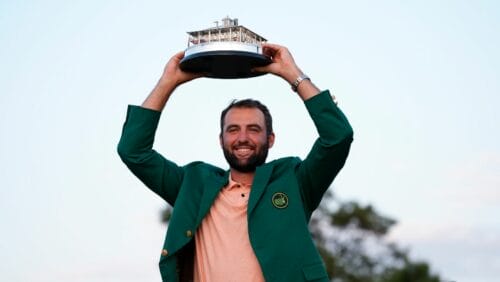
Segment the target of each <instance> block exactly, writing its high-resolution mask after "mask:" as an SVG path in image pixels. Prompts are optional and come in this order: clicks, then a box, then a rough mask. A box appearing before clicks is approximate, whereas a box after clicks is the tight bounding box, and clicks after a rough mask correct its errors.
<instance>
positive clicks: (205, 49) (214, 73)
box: [180, 42, 271, 78]
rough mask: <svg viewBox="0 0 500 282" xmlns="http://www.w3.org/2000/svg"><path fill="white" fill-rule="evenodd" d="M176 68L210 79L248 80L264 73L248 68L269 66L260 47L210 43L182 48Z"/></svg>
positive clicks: (267, 58) (230, 43) (268, 61)
mask: <svg viewBox="0 0 500 282" xmlns="http://www.w3.org/2000/svg"><path fill="white" fill-rule="evenodd" d="M184 55H185V57H184V58H183V59H182V60H181V62H180V68H181V70H183V71H186V72H201V73H204V74H205V76H207V77H212V78H248V77H254V76H259V75H263V74H265V73H259V72H253V71H252V68H254V67H261V66H265V65H268V64H270V63H271V59H270V58H269V57H267V56H264V55H263V54H262V47H261V45H257V44H248V43H241V42H210V43H204V44H199V45H194V46H191V47H189V48H188V49H186V52H185V53H184Z"/></svg>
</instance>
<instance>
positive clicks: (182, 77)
mask: <svg viewBox="0 0 500 282" xmlns="http://www.w3.org/2000/svg"><path fill="white" fill-rule="evenodd" d="M183 58H184V51H181V52H178V53H177V54H175V55H174V56H173V57H172V58H170V60H169V61H168V63H167V65H166V66H165V68H164V70H163V74H162V76H161V78H160V81H159V82H158V84H161V83H164V84H172V85H173V86H174V88H175V87H177V86H179V85H181V84H183V83H184V82H188V81H190V80H193V79H195V78H199V77H203V75H204V74H203V73H192V72H185V71H183V70H181V69H180V62H181V60H182V59H183Z"/></svg>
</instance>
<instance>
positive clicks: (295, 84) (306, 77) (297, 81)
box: [292, 74, 311, 92]
mask: <svg viewBox="0 0 500 282" xmlns="http://www.w3.org/2000/svg"><path fill="white" fill-rule="evenodd" d="M304 79H307V80H309V81H311V79H310V78H309V76H307V75H305V74H301V75H299V77H297V79H295V81H294V82H293V83H292V90H293V91H294V92H297V87H299V84H300V83H301V82H302V81H303V80H304Z"/></svg>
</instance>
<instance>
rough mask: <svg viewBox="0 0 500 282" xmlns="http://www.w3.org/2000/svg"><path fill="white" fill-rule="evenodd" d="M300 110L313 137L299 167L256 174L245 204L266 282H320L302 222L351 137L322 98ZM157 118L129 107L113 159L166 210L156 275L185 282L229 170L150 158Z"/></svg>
mask: <svg viewBox="0 0 500 282" xmlns="http://www.w3.org/2000/svg"><path fill="white" fill-rule="evenodd" d="M305 105H306V108H307V110H308V112H309V114H310V116H311V117H312V120H313V121H314V124H315V126H316V128H317V131H318V133H319V138H318V139H317V140H316V142H315V143H314V145H313V147H312V149H311V151H310V153H309V154H308V156H307V157H306V158H305V159H304V160H301V159H299V158H297V157H287V158H281V159H277V160H274V161H271V162H268V163H266V164H264V165H262V166H260V167H258V168H257V170H256V173H255V178H254V182H253V184H252V188H251V193H250V198H249V201H248V210H247V213H248V232H249V237H250V243H251V245H252V248H253V250H254V252H255V255H256V257H257V259H258V261H259V264H260V266H261V268H262V271H263V274H264V277H265V279H266V281H286V282H290V281H328V276H327V273H326V270H325V267H324V264H323V262H322V259H321V257H320V255H319V253H318V251H317V249H316V247H315V245H314V242H313V240H312V238H311V235H310V232H309V230H308V222H309V219H310V218H311V214H312V212H313V211H314V210H315V209H316V208H317V207H318V205H319V203H320V201H321V198H322V196H323V194H324V192H325V191H326V190H327V189H328V187H329V186H330V184H331V183H332V181H333V179H334V178H335V176H336V175H337V173H338V172H339V171H340V169H341V168H342V167H343V165H344V163H345V160H346V158H347V155H348V152H349V148H350V144H351V142H352V135H353V132H352V128H351V126H350V125H349V122H348V121H347V119H346V117H345V116H344V114H343V113H342V112H341V111H340V109H339V108H337V106H336V105H335V104H334V103H333V101H332V98H331V96H330V93H329V92H328V91H323V92H322V93H320V94H319V95H317V96H314V97H312V98H311V99H309V100H307V101H305ZM159 119H160V112H157V111H153V110H148V109H145V108H141V107H138V106H129V107H128V111H127V118H126V121H125V124H124V126H123V132H122V137H121V140H120V142H119V144H118V153H119V155H120V157H121V159H122V160H123V161H124V163H125V164H126V165H127V166H128V168H129V169H130V170H131V171H132V172H133V173H134V174H135V175H136V176H137V177H138V178H139V179H140V180H141V181H142V182H143V183H144V184H145V185H146V186H147V187H149V188H150V189H151V190H152V191H154V192H155V193H156V194H158V195H159V196H160V197H162V198H163V199H165V201H167V202H168V203H169V204H170V205H172V206H173V207H174V208H173V212H172V217H171V220H170V223H169V227H168V230H167V234H166V238H165V243H164V245H163V250H162V252H161V257H160V272H161V276H162V279H163V281H189V280H191V279H192V271H193V250H194V244H193V242H194V240H193V238H194V233H195V232H196V230H197V228H198V226H200V223H201V221H202V220H203V218H204V217H205V215H206V214H207V212H208V210H209V209H210V206H211V205H212V203H213V201H214V199H215V198H216V196H217V194H218V193H219V191H220V189H221V188H222V187H224V186H225V185H226V184H227V182H228V176H229V171H228V170H224V169H221V168H218V167H215V166H213V165H210V164H207V163H203V162H193V163H189V164H187V165H185V166H178V165H177V164H175V163H174V162H172V161H169V160H167V159H166V158H164V157H163V156H161V155H160V154H159V153H157V152H156V151H154V150H153V149H152V147H153V141H154V136H155V132H156V129H157V126H158V122H159ZM228 267H231V266H228Z"/></svg>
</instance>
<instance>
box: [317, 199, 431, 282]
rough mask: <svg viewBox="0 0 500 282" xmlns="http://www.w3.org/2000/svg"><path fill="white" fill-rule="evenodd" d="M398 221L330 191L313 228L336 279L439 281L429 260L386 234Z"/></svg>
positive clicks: (353, 281)
mask: <svg viewBox="0 0 500 282" xmlns="http://www.w3.org/2000/svg"><path fill="white" fill-rule="evenodd" d="M395 224H396V221H395V220H394V219H391V218H389V217H386V216H383V215H380V214H379V213H378V212H377V211H376V210H375V209H374V208H373V207H372V206H371V205H367V206H362V205H360V204H359V203H356V202H340V201H338V200H337V199H335V198H334V197H333V195H332V194H331V193H327V194H326V195H325V198H324V200H323V202H322V203H321V205H320V207H319V208H318V210H317V211H316V212H315V214H314V215H313V217H312V219H311V223H310V230H311V234H312V236H313V238H314V240H315V242H316V245H317V247H318V250H319V252H320V254H321V256H322V257H323V260H324V262H325V265H326V267H327V271H328V274H329V277H330V278H331V281H333V282H437V281H440V279H439V277H438V276H436V275H433V274H432V273H431V271H430V267H429V265H428V264H427V263H425V262H412V261H411V259H410V258H409V255H408V252H407V251H406V250H404V249H402V248H401V247H398V246H397V245H396V244H395V243H391V242H387V241H385V240H384V236H385V235H386V234H387V233H388V232H389V230H390V228H391V227H393V226H394V225H395Z"/></svg>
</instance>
